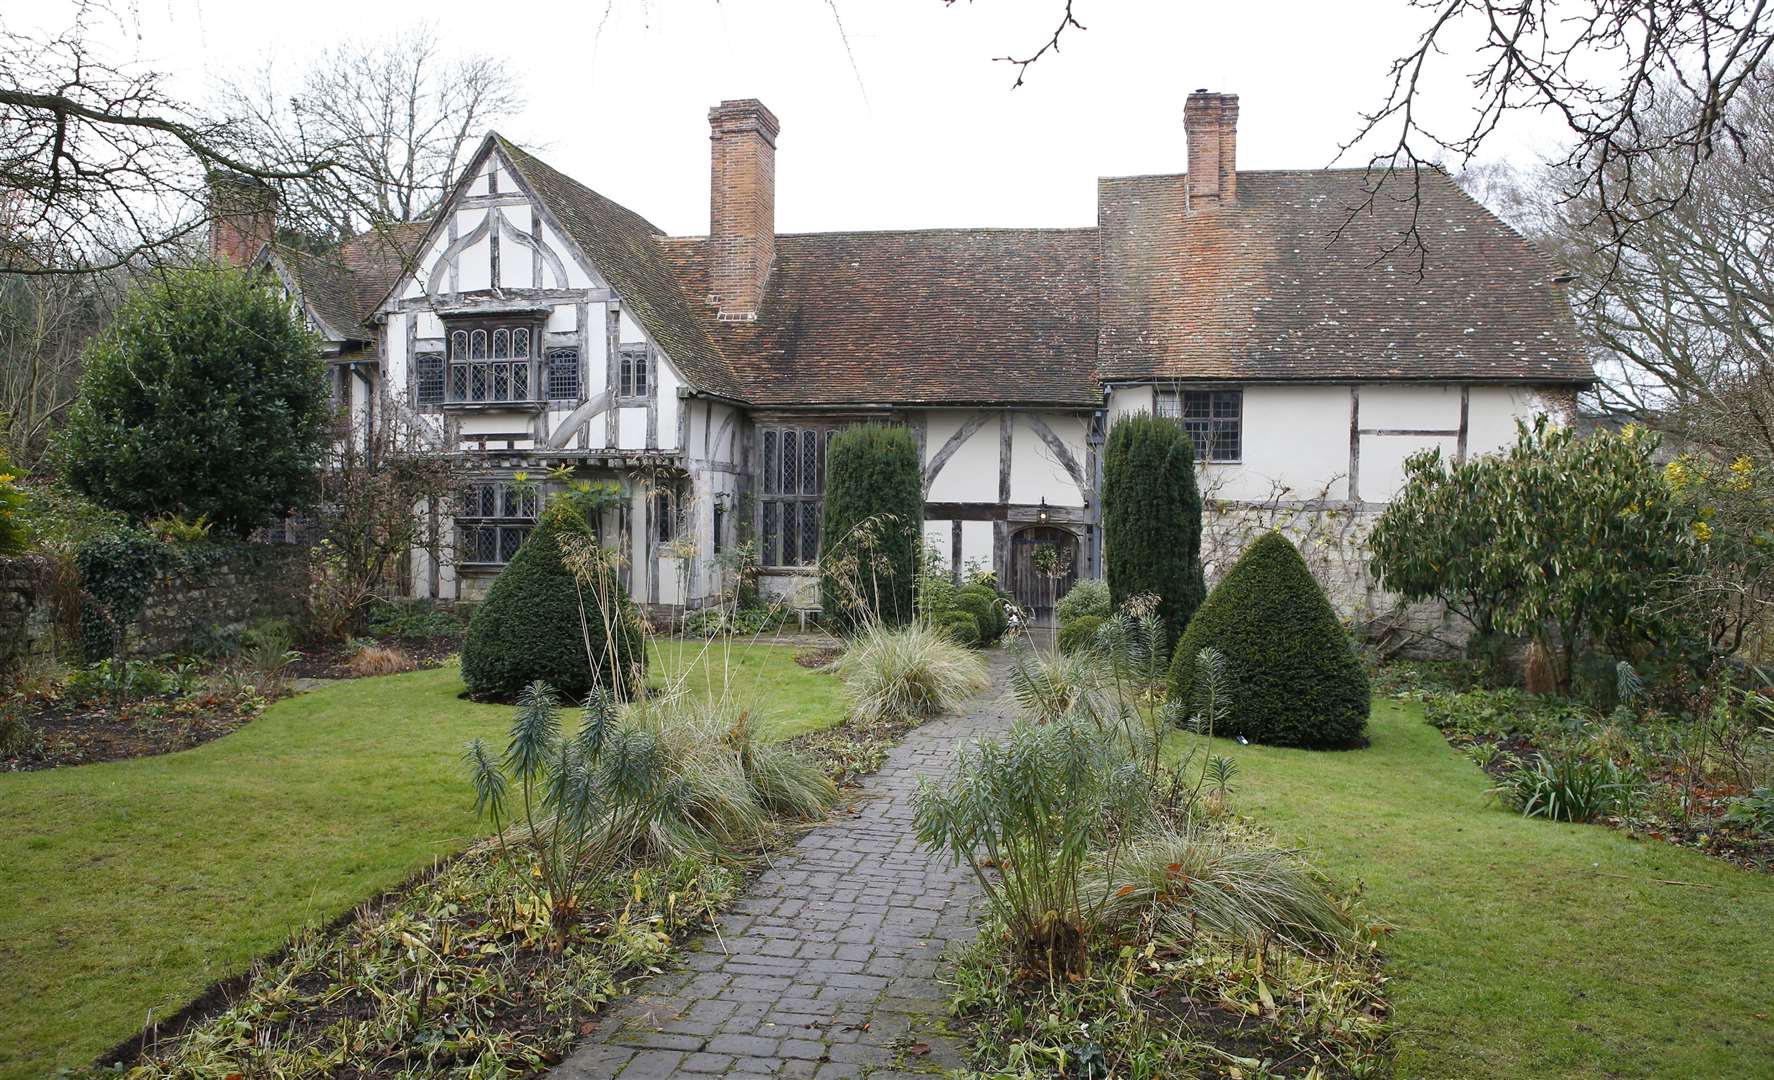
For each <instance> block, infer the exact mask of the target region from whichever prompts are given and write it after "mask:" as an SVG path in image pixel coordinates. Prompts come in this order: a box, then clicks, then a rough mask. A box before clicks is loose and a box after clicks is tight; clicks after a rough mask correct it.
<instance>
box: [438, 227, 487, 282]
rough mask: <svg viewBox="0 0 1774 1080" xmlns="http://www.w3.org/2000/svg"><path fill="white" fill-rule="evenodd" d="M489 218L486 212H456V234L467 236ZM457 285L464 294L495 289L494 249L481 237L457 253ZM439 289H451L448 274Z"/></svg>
mask: <svg viewBox="0 0 1774 1080" xmlns="http://www.w3.org/2000/svg"><path fill="white" fill-rule="evenodd" d="M486 216H487V212H486V211H485V210H458V211H456V232H457V233H458V234H459V235H462V236H467V235H468V234H469V233H471V232H473V231H474V230H475V229H477V228H479V227H480V224H481V221H482V220H483V219H484V218H485V217H486ZM456 274H457V278H456V284H457V287H458V288H459V289H460V290H461V291H462V292H475V291H477V290H481V289H490V288H492V287H493V248H492V245H490V244H488V243H487V238H486V237H484V236H483V237H481V238H480V239H479V240H476V241H475V242H474V243H472V244H469V245H468V246H467V247H465V248H463V249H462V250H461V251H459V252H457V253H456ZM439 288H443V289H448V288H449V278H448V275H447V273H446V275H445V277H444V278H443V280H441V281H440V282H439Z"/></svg>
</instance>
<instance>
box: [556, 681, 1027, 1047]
mask: <svg viewBox="0 0 1774 1080" xmlns="http://www.w3.org/2000/svg"><path fill="white" fill-rule="evenodd" d="M988 655H989V657H990V660H989V662H990V664H991V666H992V677H993V687H992V689H990V690H988V691H986V692H985V693H983V694H981V695H979V696H978V697H976V698H975V699H973V701H972V702H970V703H969V706H968V708H967V709H966V711H965V712H964V713H963V714H961V715H957V716H947V717H942V718H939V719H936V720H933V721H931V722H929V723H927V724H925V725H923V726H922V727H919V728H917V729H915V730H913V731H911V732H910V733H908V734H907V735H906V737H905V740H904V741H903V742H902V743H900V744H899V746H898V747H896V748H895V749H894V750H893V751H892V752H891V753H889V754H888V755H887V760H886V763H885V764H883V765H882V766H881V771H880V772H878V773H876V774H875V775H874V777H872V778H871V779H870V780H869V781H868V782H867V783H866V784H865V785H864V787H863V789H862V791H861V793H860V794H859V795H857V796H856V797H855V798H854V799H852V800H851V801H849V802H845V803H843V804H841V805H842V806H843V807H849V806H852V805H854V806H855V808H856V812H855V813H849V812H847V810H845V809H840V810H839V811H838V812H837V813H835V814H834V815H833V817H832V819H831V820H830V821H829V822H827V823H826V824H823V825H821V826H819V827H818V828H816V829H814V830H812V831H810V832H808V833H807V834H806V835H805V836H803V837H802V838H801V840H800V842H799V843H798V844H796V845H795V846H794V847H793V848H792V849H790V850H789V851H787V852H784V853H783V854H782V855H780V856H778V857H777V858H776V860H775V861H774V863H773V865H772V866H771V867H770V868H769V869H767V870H766V871H765V872H764V873H763V874H762V875H760V876H759V877H758V879H757V880H756V881H755V882H754V883H753V885H752V887H751V888H750V889H749V890H748V891H747V893H746V895H745V897H744V898H743V899H741V900H740V901H739V902H738V903H737V904H735V905H734V907H733V908H732V910H731V911H729V912H728V913H727V914H726V915H724V916H722V917H721V919H720V923H719V926H720V933H719V934H718V935H716V934H709V935H706V936H705V937H704V938H703V939H702V941H701V942H700V943H699V944H698V945H697V947H696V951H695V952H693V953H692V954H691V955H690V957H689V963H688V965H687V969H686V970H681V971H673V972H670V973H668V974H664V975H658V976H655V977H654V978H652V979H650V980H648V981H647V982H645V983H643V984H641V986H640V987H639V988H638V989H637V991H636V992H635V993H634V994H632V995H631V996H629V997H628V998H626V999H624V1000H623V1001H622V1002H620V1003H619V1004H618V1005H617V1006H616V1007H615V1008H613V1009H612V1010H611V1011H610V1012H609V1013H608V1014H606V1015H605V1016H603V1017H601V1018H599V1020H598V1024H597V1028H596V1030H595V1031H594V1032H593V1033H592V1035H591V1036H590V1037H589V1038H588V1039H587V1040H586V1041H585V1042H584V1043H582V1044H581V1045H580V1047H579V1049H578V1050H576V1051H575V1052H574V1053H573V1054H572V1056H570V1057H568V1058H567V1060H566V1061H564V1062H562V1063H561V1065H560V1067H559V1068H557V1069H556V1070H555V1072H554V1073H553V1077H554V1078H555V1080H604V1078H608V1077H618V1076H619V1077H621V1078H622V1080H649V1078H653V1077H667V1076H689V1077H698V1076H721V1075H736V1076H781V1077H815V1078H817V1080H839V1078H848V1077H871V1078H873V1080H892V1078H895V1077H905V1076H911V1075H918V1074H928V1073H930V1072H932V1071H937V1070H939V1069H941V1068H944V1067H954V1066H957V1065H959V1064H960V1061H961V1056H960V1052H959V1047H958V1046H957V1045H956V1044H955V1041H954V1040H953V1039H952V1038H948V1037H946V1036H944V1035H943V1034H942V1033H941V1031H940V1030H938V1025H936V1024H935V1023H933V1022H932V1021H933V1020H935V1019H937V1018H940V1017H941V1016H942V1013H943V1005H942V994H941V990H940V989H939V988H938V986H937V984H936V979H935V974H936V969H937V964H938V957H939V955H940V954H941V952H942V950H943V948H944V947H945V946H947V945H948V944H949V943H950V942H954V941H965V940H967V939H969V938H971V937H972V936H973V933H974V925H975V924H974V912H973V910H972V909H973V902H974V900H975V899H976V898H977V891H978V890H977V887H976V886H974V885H973V883H972V882H971V881H970V880H969V879H968V877H967V876H966V871H965V870H964V869H960V868H955V867H951V866H949V865H948V863H947V860H945V859H940V858H933V857H932V856H930V855H929V854H927V853H926V852H925V851H924V850H923V849H922V848H921V847H919V845H918V841H917V839H916V837H915V836H913V834H912V796H913V793H915V792H916V791H917V788H918V777H920V776H923V775H930V774H935V773H940V772H941V771H942V770H943V769H945V768H946V767H947V765H948V763H949V759H950V757H951V756H952V755H953V753H954V751H955V748H956V747H957V746H959V745H960V744H961V743H962V742H963V741H965V740H968V739H971V738H973V737H975V736H977V735H980V734H986V733H991V732H995V731H999V730H1002V729H1005V728H1008V727H1009V726H1010V715H1009V711H1008V707H1007V706H1005V705H1002V704H1000V702H999V694H1000V691H1001V689H1002V686H1003V681H1004V673H1005V670H1006V668H1007V667H1008V661H1007V658H1006V657H1005V656H1004V655H1003V654H1002V653H1001V652H993V653H991V654H988Z"/></svg>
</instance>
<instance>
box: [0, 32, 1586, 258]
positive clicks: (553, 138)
mask: <svg viewBox="0 0 1774 1080" xmlns="http://www.w3.org/2000/svg"><path fill="white" fill-rule="evenodd" d="M17 2H18V0H7V4H8V6H9V7H10V6H11V5H12V4H14V3H17ZM123 2H124V3H125V4H126V5H127V6H125V7H124V8H123V9H122V11H123V21H124V22H125V24H126V25H125V26H124V27H122V28H117V29H116V30H115V33H114V34H112V36H113V37H114V40H115V47H116V49H117V50H118V53H119V55H121V56H124V57H133V58H139V59H141V60H143V61H146V62H149V63H151V64H153V65H155V66H157V67H159V68H161V69H162V70H164V71H167V72H168V73H170V74H172V75H173V76H174V77H175V78H176V79H177V80H178V81H177V88H178V90H179V91H180V92H181V93H183V94H185V95H187V96H190V97H193V98H197V97H201V96H203V95H204V93H205V92H206V90H207V87H208V86H209V84H210V81H211V80H212V79H213V78H214V77H215V76H216V74H217V73H219V72H225V71H228V70H231V69H242V68H251V67H256V66H258V65H259V64H260V63H262V62H263V61H264V60H265V59H267V58H269V59H271V60H273V61H275V63H276V64H277V65H278V66H279V67H288V68H289V70H290V71H291V72H292V74H293V72H294V71H295V70H296V69H297V68H299V67H300V66H301V64H302V63H303V61H304V58H305V56H306V54H307V53H309V52H310V51H312V50H314V49H317V48H319V47H322V46H324V45H326V44H328V43H331V42H333V41H335V40H337V39H338V38H340V37H341V36H354V37H360V38H365V39H368V40H371V41H374V40H377V39H379V38H382V37H385V36H386V35H388V34H391V33H393V32H395V31H397V30H399V29H400V28H401V27H403V26H404V25H407V23H408V21H409V20H411V19H413V18H415V17H417V16H420V15H423V17H425V18H428V19H429V20H431V22H432V23H433V26H434V28H435V30H436V32H437V34H438V36H439V37H440V38H441V39H442V40H443V42H444V43H445V45H446V46H447V47H451V48H455V49H460V50H464V51H472V52H481V53H487V54H491V55H494V56H498V57H502V58H504V59H505V60H506V61H507V62H508V63H509V64H510V66H511V68H512V70H513V71H515V72H516V73H518V75H519V77H520V79H521V82H522V87H523V92H524V96H525V98H526V100H527V106H526V108H525V109H524V111H523V113H522V114H521V115H520V116H518V117H516V118H514V119H513V120H511V121H509V122H507V123H505V124H503V125H502V127H503V128H504V129H505V130H504V133H505V134H506V135H507V136H508V137H511V138H513V139H515V140H517V141H518V142H520V143H524V144H527V145H530V146H532V147H534V148H536V149H537V151H538V152H539V154H540V156H542V157H543V158H544V159H545V160H547V161H549V162H550V163H551V164H553V165H555V166H556V167H557V168H560V169H562V170H563V171H565V172H567V173H570V174H571V175H573V176H575V177H577V178H578V179H580V180H581V181H583V182H584V183H586V184H589V185H590V186H592V187H594V188H596V189H598V190H599V191H601V192H603V193H604V194H606V195H608V196H610V197H611V198H614V199H616V200H617V201H619V202H622V203H624V204H626V205H628V206H629V207H631V208H632V209H634V210H636V211H639V212H640V213H642V214H644V215H645V216H647V217H648V218H650V219H651V220H652V221H653V222H654V223H655V224H657V225H659V226H660V227H661V228H663V229H665V230H666V231H667V232H670V233H674V234H691V233H703V232H706V231H707V227H708V141H707V135H708V127H707V112H708V107H709V106H710V105H711V104H713V103H715V102H717V101H720V100H721V99H723V98H734V97H757V98H761V99H762V100H763V101H764V103H765V104H767V105H768V106H770V108H771V109H772V110H773V111H774V112H775V113H776V114H777V116H778V117H779V118H780V119H781V121H782V134H781V137H780V139H779V140H778V144H777V197H776V215H777V228H778V230H779V231H783V232H802V231H814V230H832V229H859V228H916V227H923V226H952V225H981V226H986V225H1061V226H1064V225H1090V224H1093V223H1094V221H1095V216H1096V190H1095V181H1096V178H1097V177H1098V176H1116V175H1128V174H1138V173H1153V172H1181V171H1183V169H1184V166H1185V155H1184V144H1183V131H1182V105H1183V99H1184V97H1185V96H1186V95H1187V93H1188V91H1189V90H1190V89H1192V88H1194V87H1208V88H1210V89H1215V90H1224V91H1229V92H1232V93H1236V94H1238V95H1239V96H1240V99H1241V101H1240V105H1241V113H1240V117H1239V165H1240V167H1242V168H1247V169H1251V168H1255V169H1261V168H1313V167H1319V166H1323V165H1327V164H1329V163H1330V162H1331V160H1332V158H1333V157H1334V156H1335V155H1336V153H1337V149H1338V145H1339V143H1341V142H1343V141H1345V140H1347V139H1348V138H1349V137H1350V136H1351V135H1352V134H1353V133H1354V132H1355V131H1356V129H1357V128H1358V126H1359V119H1358V114H1359V113H1360V112H1361V110H1362V109H1364V108H1367V107H1371V106H1372V105H1374V104H1375V103H1376V102H1378V101H1379V100H1380V98H1381V96H1382V94H1383V92H1384V89H1385V82H1386V79H1385V76H1386V69H1387V64H1388V62H1389V60H1390V59H1391V58H1392V57H1393V56H1394V55H1395V54H1396V53H1397V52H1399V51H1400V50H1401V48H1403V47H1404V46H1406V45H1408V43H1409V41H1410V40H1411V39H1412V38H1413V37H1414V35H1415V34H1416V33H1418V32H1419V31H1420V30H1421V28H1422V17H1423V12H1422V11H1420V10H1418V9H1413V8H1411V7H1410V6H1409V5H1408V4H1407V3H1406V0H1317V2H1306V0H1274V2H1269V3H1257V2H1251V3H1246V4H1245V5H1243V6H1237V5H1228V4H1208V3H1203V2H1190V0H1150V2H1133V0H1074V10H1075V13H1076V14H1077V17H1078V19H1079V20H1080V21H1081V22H1082V23H1083V24H1084V25H1085V27H1087V29H1086V30H1085V31H1083V32H1079V31H1077V30H1070V31H1067V33H1066V35H1065V37H1064V39H1063V41H1062V51H1060V52H1059V53H1057V54H1052V53H1050V54H1049V55H1048V56H1047V57H1046V58H1045V59H1043V60H1042V61H1041V62H1040V63H1039V64H1037V65H1035V66H1034V67H1033V68H1031V69H1030V72H1029V76H1028V80H1027V82H1026V83H1025V84H1024V86H1023V87H1021V88H1020V89H1017V90H1015V91H1012V90H1011V89H1010V84H1011V82H1012V79H1013V75H1014V69H1013V68H1012V66H1011V65H1008V64H1003V63H994V62H993V61H992V58H993V57H995V56H1001V55H1004V54H1006V53H1015V54H1017V55H1026V54H1027V53H1029V52H1032V51H1033V50H1034V49H1036V48H1038V47H1039V45H1040V44H1041V42H1042V41H1044V40H1045V39H1046V38H1047V36H1049V35H1050V34H1051V33H1052V29H1053V26H1054V24H1055V23H1056V22H1057V21H1058V16H1059V12H1060V11H1061V10H1062V8H1063V0H972V2H971V3H970V2H968V0H957V3H955V4H954V5H953V6H952V7H951V6H946V5H945V4H944V3H943V2H942V0H720V2H716V0H650V2H642V0H614V3H613V4H612V5H611V8H610V11H609V13H608V15H607V17H606V12H605V6H606V3H607V2H608V0H579V2H568V3H547V4H544V3H535V2H528V0H501V2H499V3H489V2H487V0H471V2H467V0H431V2H429V3H421V2H418V0H403V2H401V3H383V2H379V0H301V2H299V3H296V4H283V5H275V6H272V5H265V4H260V3H252V2H241V0H134V3H129V0H123ZM58 7H60V8H61V9H62V11H63V12H64V16H63V21H65V18H66V14H65V13H66V12H69V11H71V4H67V3H64V2H63V0H55V2H54V3H49V4H45V5H43V7H41V8H36V9H35V10H34V11H32V12H31V14H33V15H35V16H37V17H40V18H42V19H43V20H44V22H45V23H46V24H51V23H55V22H56V21H57V18H56V13H55V12H56V9H57V8H58ZM834 8H835V11H836V13H837V15H838V16H839V18H841V21H842V25H843V30H844V32H845V33H846V34H847V36H848V40H849V51H848V52H847V51H846V49H845V46H844V43H843V41H842V40H840V37H839V24H838V19H834ZM21 14H23V12H21V11H20V10H17V9H15V10H13V11H12V12H11V15H12V16H15V17H16V16H19V15H21ZM600 27H601V29H600ZM852 58H854V67H853V66H852ZM1475 62H1476V61H1475V60H1470V59H1468V58H1465V57H1457V56H1456V57H1453V58H1451V62H1450V64H1449V69H1448V77H1446V78H1443V79H1440V80H1437V81H1436V82H1434V83H1433V84H1432V85H1430V86H1429V87H1428V95H1429V96H1428V99H1427V104H1428V105H1429V106H1430V107H1432V108H1434V109H1435V110H1437V115H1441V116H1445V117H1458V116H1460V115H1463V110H1464V109H1466V108H1468V107H1469V106H1470V103H1471V97H1472V94H1471V90H1470V88H1469V87H1468V86H1466V85H1465V84H1464V82H1463V81H1462V80H1460V79H1458V78H1454V77H1452V76H1453V75H1454V74H1455V72H1456V71H1460V70H1464V69H1466V68H1469V67H1471V66H1472V65H1473V64H1474V63H1475ZM1556 137H1557V130H1556V128H1554V127H1552V126H1550V125H1549V124H1535V123H1533V122H1531V121H1524V122H1521V123H1517V124H1514V125H1513V126H1511V127H1510V128H1507V129H1505V130H1504V131H1503V132H1502V133H1501V134H1500V136H1499V137H1498V139H1496V140H1495V142H1494V143H1493V145H1492V146H1491V147H1490V148H1489V150H1488V152H1487V156H1494V157H1502V158H1508V159H1511V160H1519V161H1522V162H1524V163H1525V162H1526V161H1527V160H1528V159H1529V158H1531V157H1532V156H1533V155H1534V154H1535V153H1536V152H1545V151H1547V150H1549V149H1551V147H1552V145H1553V143H1552V140H1553V139H1555V138H1556ZM1365 160H1366V158H1365V155H1361V154H1357V155H1355V156H1354V157H1352V158H1351V159H1350V160H1349V163H1350V164H1363V163H1364V162H1365Z"/></svg>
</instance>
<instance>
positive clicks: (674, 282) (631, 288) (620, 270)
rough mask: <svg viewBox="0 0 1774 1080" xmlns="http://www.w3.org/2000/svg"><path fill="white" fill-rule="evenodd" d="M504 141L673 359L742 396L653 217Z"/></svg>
mask: <svg viewBox="0 0 1774 1080" xmlns="http://www.w3.org/2000/svg"><path fill="white" fill-rule="evenodd" d="M491 138H492V139H493V140H494V141H495V142H496V143H497V144H498V147H499V149H500V151H501V152H502V153H504V155H505V156H506V159H507V160H509V161H510V162H511V165H512V167H513V168H514V169H516V170H517V172H518V176H519V178H520V179H521V180H523V182H524V183H525V184H527V185H528V186H529V188H530V191H531V193H532V194H533V195H534V196H535V198H536V199H537V201H539V202H540V203H541V204H542V207H543V210H544V211H545V212H546V213H547V214H548V215H550V216H552V217H553V218H554V220H555V222H556V223H557V224H558V226H559V227H560V228H561V229H562V230H563V231H564V232H565V233H566V234H567V237H568V238H569V239H570V240H572V241H573V243H574V244H576V245H578V247H579V250H580V251H581V252H582V253H583V254H584V255H585V257H586V258H588V259H590V260H591V263H592V265H593V266H595V267H597V269H598V272H599V273H600V274H602V275H603V276H604V278H605V280H607V281H608V282H609V283H610V287H611V288H613V289H614V290H615V291H616V294H617V295H618V296H620V297H621V298H622V302H623V304H624V306H625V307H626V309H627V310H628V312H629V313H630V314H631V315H633V316H634V317H635V319H636V320H637V321H638V322H639V323H640V324H641V326H642V327H643V328H644V329H645V330H646V331H647V333H648V335H649V336H651V337H652V338H653V340H654V342H656V343H657V344H658V345H659V347H660V348H662V349H664V350H665V354H666V355H667V356H669V357H671V359H672V362H673V363H674V364H676V365H677V366H678V369H679V370H680V371H681V372H683V375H684V378H686V379H687V380H689V382H690V385H692V386H694V387H695V388H696V389H698V390H702V391H705V392H707V393H711V394H717V395H721V396H725V397H739V396H740V395H741V391H740V387H739V386H738V384H737V383H736V382H735V380H734V378H733V374H732V370H731V369H730V367H729V366H728V364H727V362H726V358H725V357H723V356H722V355H721V351H720V349H719V347H718V346H717V345H716V344H715V343H714V342H713V341H711V340H710V339H709V337H708V335H707V333H706V329H705V327H704V325H703V320H702V319H701V318H700V317H699V315H700V308H701V307H702V306H703V305H701V304H700V303H697V302H696V301H694V300H693V299H692V298H691V297H688V296H686V295H685V294H684V290H683V283H682V281H681V279H680V278H679V277H678V275H677V274H676V273H675V272H674V271H673V269H672V267H671V265H670V264H669V263H668V262H667V260H666V258H665V251H664V247H663V246H662V244H661V243H660V241H661V240H662V239H663V238H664V234H663V233H662V232H660V231H659V229H658V228H657V227H656V226H654V225H653V223H652V222H650V221H648V220H647V219H646V218H643V217H641V216H640V215H639V214H637V213H635V212H634V211H632V210H630V209H628V208H627V207H624V206H622V205H620V204H618V203H614V202H611V201H610V200H609V199H606V198H604V197H603V196H602V195H599V194H598V193H597V192H595V191H593V190H591V189H590V188H588V187H586V186H585V185H584V184H581V183H580V182H579V181H577V180H575V179H573V178H572V177H570V176H568V175H566V174H565V173H562V172H559V171H557V170H555V169H554V168H553V167H552V166H550V165H548V164H545V163H544V162H542V161H540V160H538V159H537V158H535V157H532V156H531V155H530V154H528V153H526V152H524V151H523V150H520V149H518V148H517V147H516V146H514V145H512V144H511V143H510V142H508V141H506V140H505V139H504V138H503V137H501V136H499V135H497V134H495V135H493V136H491Z"/></svg>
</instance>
